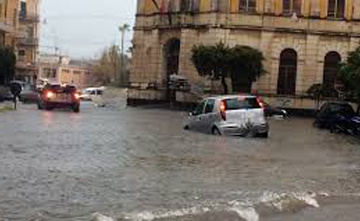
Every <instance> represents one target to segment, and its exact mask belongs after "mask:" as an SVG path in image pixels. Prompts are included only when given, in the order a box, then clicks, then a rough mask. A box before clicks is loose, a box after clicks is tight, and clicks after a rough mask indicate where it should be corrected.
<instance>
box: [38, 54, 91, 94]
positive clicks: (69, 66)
mask: <svg viewBox="0 0 360 221" xmlns="http://www.w3.org/2000/svg"><path fill="white" fill-rule="evenodd" d="M38 64H39V65H38V68H39V69H38V73H39V75H38V76H39V79H46V80H48V81H52V82H58V83H61V84H74V85H76V86H77V87H78V88H80V89H81V88H85V87H89V86H92V84H93V83H94V82H93V77H92V69H91V65H89V63H87V62H83V61H77V60H71V59H70V58H69V57H68V56H59V55H41V56H40V57H39V63H38Z"/></svg>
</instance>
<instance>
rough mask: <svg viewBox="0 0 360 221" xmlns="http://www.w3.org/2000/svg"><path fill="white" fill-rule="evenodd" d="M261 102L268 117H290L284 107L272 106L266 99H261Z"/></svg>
mask: <svg viewBox="0 0 360 221" xmlns="http://www.w3.org/2000/svg"><path fill="white" fill-rule="evenodd" d="M259 103H260V106H261V107H263V109H264V112H265V116H266V117H282V118H286V117H288V113H287V111H286V110H284V109H281V108H278V107H274V106H271V105H270V104H268V103H266V102H264V101H261V102H260V101H259Z"/></svg>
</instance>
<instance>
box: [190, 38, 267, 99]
mask: <svg viewBox="0 0 360 221" xmlns="http://www.w3.org/2000/svg"><path fill="white" fill-rule="evenodd" d="M191 60H192V62H193V63H194V65H195V67H196V69H197V71H198V73H199V75H200V76H209V77H210V78H212V79H214V80H221V84H222V86H223V88H224V92H225V94H227V93H228V85H227V83H226V78H227V77H231V78H232V82H233V88H236V89H239V90H242V91H243V92H250V90H251V85H252V83H253V82H254V81H256V80H257V79H258V78H259V77H260V76H261V75H262V74H264V73H265V70H264V67H263V64H262V63H263V61H264V56H263V54H262V52H260V51H259V50H257V49H254V48H251V47H248V46H240V45H237V46H235V47H232V48H230V47H228V46H226V45H225V44H223V43H222V42H220V43H218V44H216V45H215V46H204V45H199V46H197V45H195V46H194V47H193V49H192V58H191ZM238 85H240V86H239V87H238Z"/></svg>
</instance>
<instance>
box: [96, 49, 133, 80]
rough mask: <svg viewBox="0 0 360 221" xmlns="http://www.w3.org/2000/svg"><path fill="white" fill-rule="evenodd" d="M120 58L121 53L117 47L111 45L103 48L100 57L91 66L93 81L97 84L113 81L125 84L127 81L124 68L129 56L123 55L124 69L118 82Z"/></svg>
mask: <svg viewBox="0 0 360 221" xmlns="http://www.w3.org/2000/svg"><path fill="white" fill-rule="evenodd" d="M120 60H121V53H120V52H119V50H118V47H117V46H115V45H113V46H110V47H109V48H107V49H105V50H104V51H103V52H102V54H101V56H100V59H99V60H98V61H97V63H96V64H95V65H94V67H93V74H94V78H95V79H94V81H95V82H97V83H99V84H105V85H106V84H110V83H112V82H115V83H116V84H117V85H123V86H125V85H127V82H128V70H126V67H127V64H128V63H129V58H128V57H127V56H126V55H124V66H125V68H124V69H125V71H124V72H121V76H120V78H119V79H121V82H118V81H117V79H118V77H119V76H118V74H119V72H118V67H117V66H118V63H119V61H120Z"/></svg>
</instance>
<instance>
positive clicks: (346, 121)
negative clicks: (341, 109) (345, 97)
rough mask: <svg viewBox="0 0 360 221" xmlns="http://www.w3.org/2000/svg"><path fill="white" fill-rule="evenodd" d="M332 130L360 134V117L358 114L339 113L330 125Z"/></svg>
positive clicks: (333, 131)
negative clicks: (343, 114)
mask: <svg viewBox="0 0 360 221" xmlns="http://www.w3.org/2000/svg"><path fill="white" fill-rule="evenodd" d="M330 132H332V133H345V134H350V135H356V136H360V117H359V116H356V115H353V116H352V115H347V116H342V115H339V116H338V117H337V118H336V119H335V121H334V124H333V125H332V126H331V127H330Z"/></svg>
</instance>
